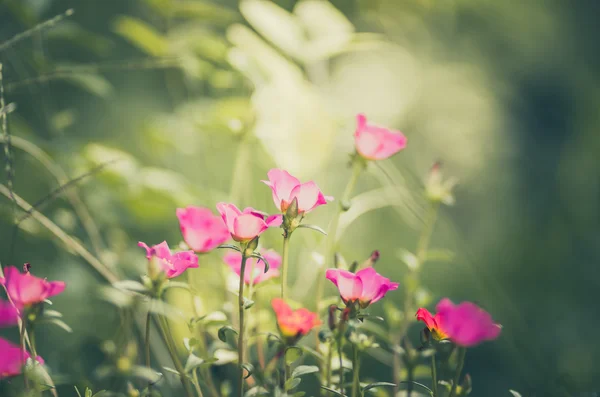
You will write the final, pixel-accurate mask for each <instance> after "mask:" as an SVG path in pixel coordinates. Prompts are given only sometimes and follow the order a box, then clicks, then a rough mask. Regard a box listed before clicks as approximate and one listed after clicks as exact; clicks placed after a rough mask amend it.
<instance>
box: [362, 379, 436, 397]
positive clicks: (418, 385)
mask: <svg viewBox="0 0 600 397" xmlns="http://www.w3.org/2000/svg"><path fill="white" fill-rule="evenodd" d="M382 383H385V382H382ZM407 383H411V384H413V385H415V386H417V387H420V388H422V389H423V390H426V391H427V392H428V393H429V395H431V396H433V391H432V390H431V389H430V388H428V387H427V386H425V385H424V384H422V383H419V382H415V381H412V380H411V381H402V382H400V384H401V385H402V384H407ZM391 385H392V386H395V385H394V384H393V383H391ZM365 389H366V388H365Z"/></svg>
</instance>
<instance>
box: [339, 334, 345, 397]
mask: <svg viewBox="0 0 600 397" xmlns="http://www.w3.org/2000/svg"><path fill="white" fill-rule="evenodd" d="M338 356H339V360H340V393H342V394H344V360H343V357H342V338H341V337H339V338H338Z"/></svg>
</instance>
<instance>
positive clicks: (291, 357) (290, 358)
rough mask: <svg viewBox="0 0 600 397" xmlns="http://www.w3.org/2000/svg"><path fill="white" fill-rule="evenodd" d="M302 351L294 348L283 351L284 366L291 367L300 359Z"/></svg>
mask: <svg viewBox="0 0 600 397" xmlns="http://www.w3.org/2000/svg"><path fill="white" fill-rule="evenodd" d="M302 354H303V352H302V349H301V348H299V347H296V346H290V347H288V348H287V349H285V364H286V365H292V364H293V363H294V362H295V361H296V360H298V359H299V358H300V357H302Z"/></svg>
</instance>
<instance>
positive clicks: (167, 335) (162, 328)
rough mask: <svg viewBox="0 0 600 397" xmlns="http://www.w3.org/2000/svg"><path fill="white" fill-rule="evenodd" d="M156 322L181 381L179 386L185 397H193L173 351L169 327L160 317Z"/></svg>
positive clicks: (179, 362)
mask: <svg viewBox="0 0 600 397" xmlns="http://www.w3.org/2000/svg"><path fill="white" fill-rule="evenodd" d="M157 322H158V325H159V329H160V332H161V336H162V337H163V340H164V341H165V345H166V346H167V350H168V351H169V355H170V356H171V360H172V361H173V364H174V365H175V369H176V370H177V372H179V378H180V380H181V384H182V385H183V389H184V390H185V395H186V397H193V396H194V393H193V392H192V387H191V386H190V382H189V380H188V379H187V377H186V375H185V370H184V368H183V365H182V364H181V361H179V357H178V356H177V351H176V350H175V345H174V343H173V338H172V336H171V333H170V331H169V325H168V323H167V321H166V319H165V318H163V317H161V316H157Z"/></svg>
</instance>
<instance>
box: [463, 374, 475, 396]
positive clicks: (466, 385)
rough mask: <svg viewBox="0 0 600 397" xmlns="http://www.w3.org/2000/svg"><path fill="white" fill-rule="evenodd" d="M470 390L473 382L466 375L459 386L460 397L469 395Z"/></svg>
mask: <svg viewBox="0 0 600 397" xmlns="http://www.w3.org/2000/svg"><path fill="white" fill-rule="evenodd" d="M471 390H473V382H472V380H471V375H469V374H466V375H465V378H464V379H463V381H462V383H461V384H460V395H461V396H466V395H468V394H470V393H471Z"/></svg>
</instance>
